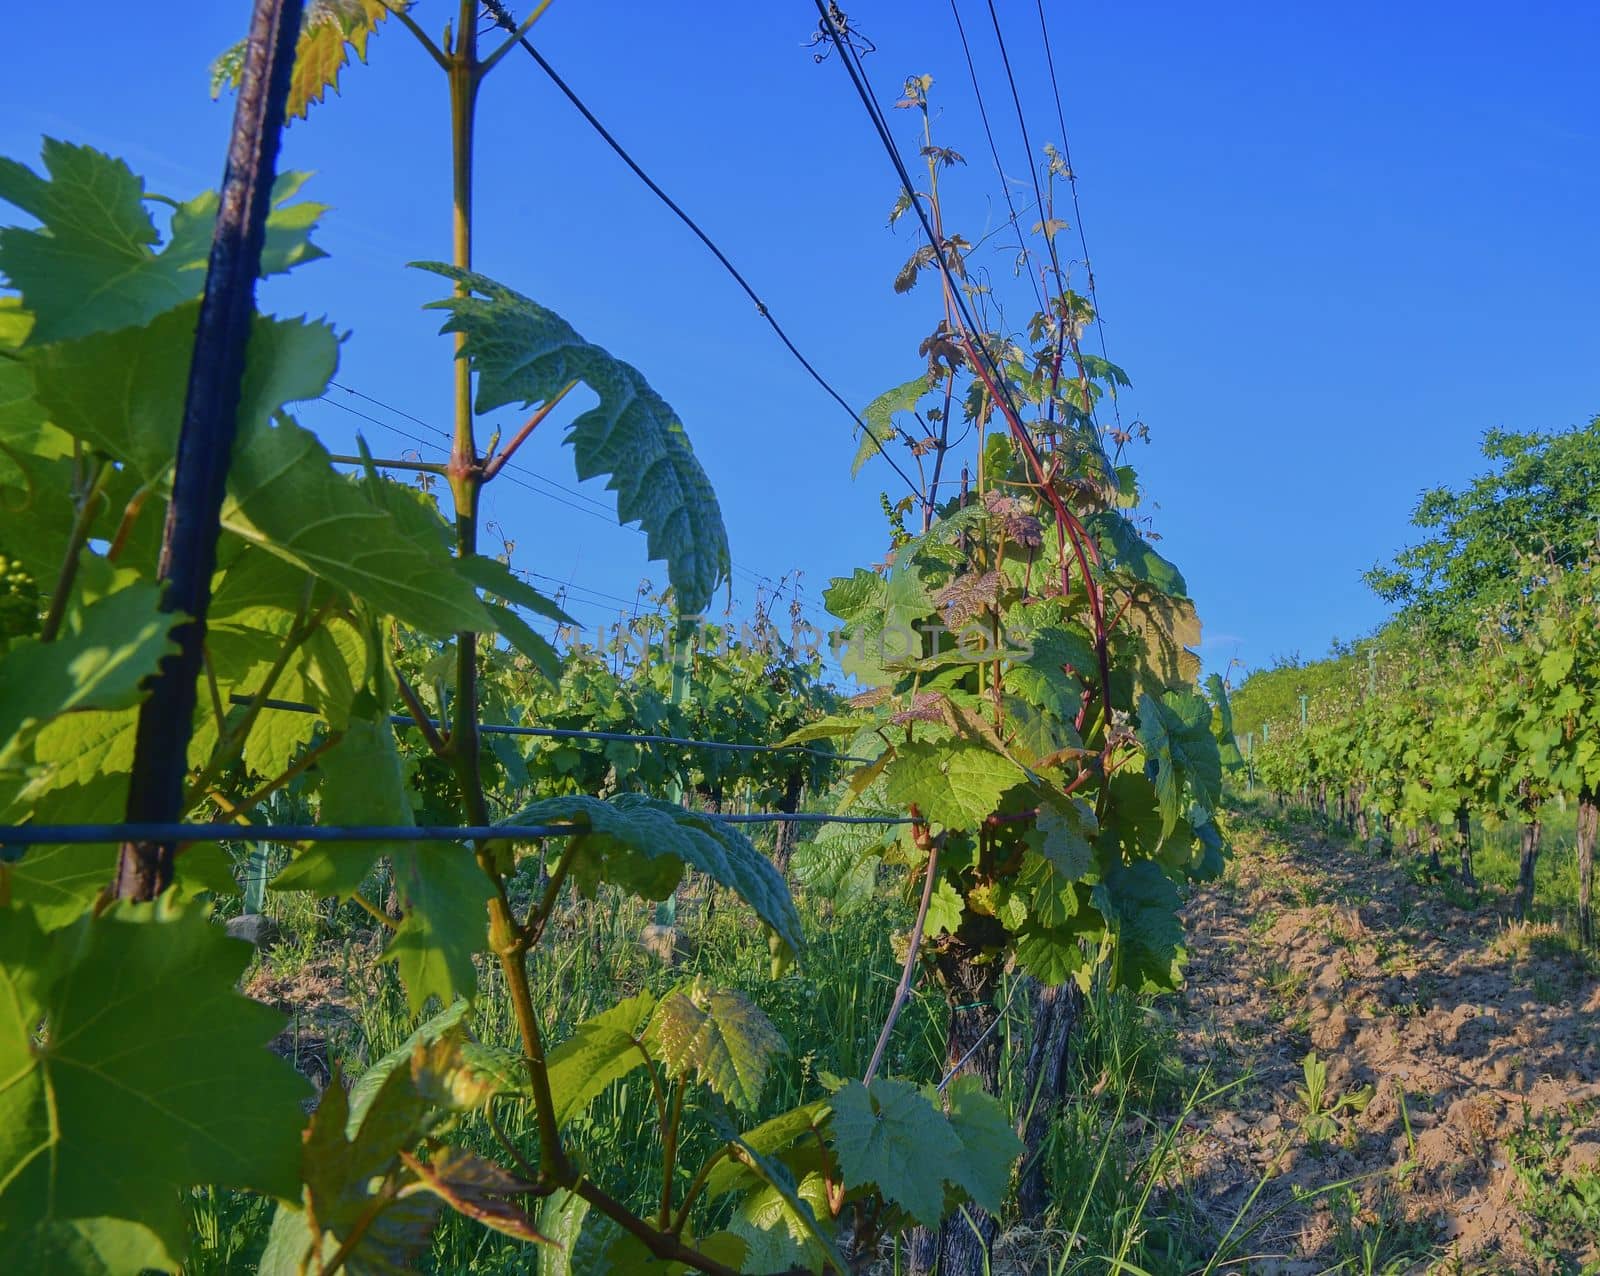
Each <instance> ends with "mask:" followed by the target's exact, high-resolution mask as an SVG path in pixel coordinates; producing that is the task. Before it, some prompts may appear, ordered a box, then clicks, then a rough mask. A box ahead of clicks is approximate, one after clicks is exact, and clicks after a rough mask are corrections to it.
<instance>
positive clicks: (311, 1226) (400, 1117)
mask: <svg viewBox="0 0 1600 1276" xmlns="http://www.w3.org/2000/svg"><path fill="white" fill-rule="evenodd" d="M428 1119H429V1113H428V1109H427V1105H426V1104H425V1103H424V1102H423V1099H422V1096H421V1095H420V1094H419V1093H418V1092H417V1087H416V1084H415V1083H414V1081H413V1079H412V1075H411V1071H410V1069H408V1068H397V1069H395V1071H393V1072H391V1073H390V1074H389V1076H388V1079H387V1080H385V1081H384V1083H383V1085H382V1086H380V1087H379V1089H378V1093H377V1094H376V1095H375V1096H374V1097H373V1099H372V1102H371V1104H370V1105H369V1106H368V1108H367V1112H366V1114H365V1116H364V1117H363V1118H362V1119H361V1121H360V1122H359V1124H358V1127H357V1129H356V1132H355V1133H354V1134H350V1133H348V1131H349V1128H350V1125H351V1121H350V1109H349V1101H348V1098H347V1096H346V1094H345V1089H344V1080H343V1078H342V1077H340V1076H339V1075H338V1074H337V1072H336V1073H335V1074H334V1077H333V1080H332V1081H331V1082H330V1083H329V1085H328V1086H327V1088H326V1089H324V1090H323V1092H322V1099H321V1101H320V1102H319V1103H318V1104H317V1110H316V1112H315V1113H313V1114H312V1117H311V1125H310V1128H309V1129H308V1130H307V1131H306V1136H305V1149H304V1154H303V1156H302V1158H301V1168H302V1174H303V1176H304V1179H305V1187H304V1189H303V1198H302V1199H303V1201H304V1204H305V1209H304V1210H302V1211H294V1212H295V1213H298V1214H300V1217H301V1219H302V1220H303V1222H302V1224H301V1226H302V1228H303V1234H304V1241H303V1243H302V1247H301V1253H302V1254H303V1253H305V1252H307V1251H308V1250H310V1249H312V1247H313V1244H314V1243H319V1247H321V1248H323V1250H324V1252H326V1246H327V1245H328V1244H329V1242H330V1240H332V1241H336V1242H343V1243H349V1244H350V1246H351V1252H350V1258H349V1259H348V1260H347V1262H346V1266H348V1267H350V1268H351V1269H352V1270H353V1271H356V1272H367V1273H374V1274H375V1273H379V1272H385V1273H388V1272H405V1271H410V1270H412V1269H413V1267H414V1265H415V1262H416V1259H417V1258H418V1257H419V1256H420V1255H421V1253H422V1251H423V1250H424V1249H425V1248H426V1247H427V1244H428V1237H429V1236H430V1235H431V1234H432V1232H433V1228H434V1225H435V1223H436V1222H437V1221H438V1217H439V1214H440V1212H441V1211H442V1209H443V1200H442V1199H441V1198H440V1197H438V1196H437V1195H434V1194H432V1193H420V1192H412V1193H408V1194H406V1195H403V1196H401V1197H399V1199H397V1200H391V1201H389V1202H388V1203H387V1204H384V1203H382V1202H381V1200H380V1199H379V1197H378V1192H379V1191H380V1190H381V1186H382V1184H384V1183H385V1182H386V1181H397V1180H400V1179H403V1178H405V1177H407V1176H406V1175H405V1174H404V1171H403V1168H402V1162H401V1159H400V1153H401V1150H402V1149H408V1148H410V1147H411V1146H413V1145H415V1143H416V1142H417V1141H418V1139H420V1138H421V1137H422V1134H423V1132H424V1130H425V1129H426V1126H427V1124H428ZM282 1212H283V1210H282V1208H280V1214H281V1213H282ZM274 1230H276V1227H275V1228H274ZM296 1257H298V1255H296ZM262 1270H263V1272H266V1271H268V1268H267V1264H266V1263H265V1262H263V1263H262ZM289 1270H291V1271H292V1270H296V1269H295V1268H290V1269H289Z"/></svg>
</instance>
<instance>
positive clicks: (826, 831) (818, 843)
mask: <svg viewBox="0 0 1600 1276" xmlns="http://www.w3.org/2000/svg"><path fill="white" fill-rule="evenodd" d="M891 836H892V834H888V833H886V831H885V830H884V829H883V828H879V827H875V826H874V825H871V824H826V825H824V826H823V827H822V829H821V831H820V832H818V834H817V835H816V837H814V838H812V839H811V841H809V842H802V843H800V845H799V846H797V847H795V849H794V858H793V859H792V860H790V862H789V872H790V873H791V874H792V875H793V876H794V879H795V881H797V882H799V883H800V884H801V885H802V886H804V887H805V888H806V889H807V890H809V891H814V892H816V894H818V895H819V896H821V897H822V898H823V899H827V900H829V901H831V902H832V904H833V906H834V908H835V909H836V910H837V911H838V912H839V914H840V915H842V916H844V915H848V914H850V913H852V912H855V911H857V910H859V909H860V908H862V907H864V906H865V905H866V904H867V903H868V902H869V901H870V900H871V899H872V896H873V890H874V888H875V887H876V885H877V881H878V865H879V864H880V863H882V861H883V852H884V849H885V846H886V844H887V841H888V839H889V838H890V837H891Z"/></svg>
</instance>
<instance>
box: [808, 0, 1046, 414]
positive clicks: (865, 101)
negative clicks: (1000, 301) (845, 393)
mask: <svg viewBox="0 0 1600 1276" xmlns="http://www.w3.org/2000/svg"><path fill="white" fill-rule="evenodd" d="M814 2H815V4H816V6H817V13H818V14H819V15H820V16H821V18H822V29H823V30H824V31H826V32H827V33H828V37H829V39H831V40H832V41H833V44H834V47H835V48H836V49H838V50H839V53H840V61H841V62H842V63H843V64H844V69H845V72H846V73H847V74H848V75H849V76H850V83H851V84H852V86H854V88H855V91H856V95H857V96H858V97H859V98H860V99H861V104H862V105H863V106H864V107H865V108H866V111H867V115H868V117H869V118H870V119H871V120H872V126H873V128H874V129H875V130H876V131H877V134H878V140H879V141H880V142H882V143H883V149H884V151H885V152H886V153H887V154H888V156H889V162H890V163H891V164H893V165H894V169H895V173H896V174H897V175H898V176H899V178H900V185H901V188H902V189H903V190H904V191H905V193H906V198H907V199H908V200H910V202H911V209H912V211H913V212H914V213H916V215H917V220H918V221H919V222H921V223H922V230H923V233H924V234H925V235H926V236H927V237H928V242H929V243H930V244H932V245H934V246H935V253H934V256H935V258H936V260H937V261H938V264H939V270H940V272H941V273H942V274H943V276H944V279H945V283H946V284H947V285H948V286H949V288H950V292H951V295H952V296H953V297H954V299H955V303H956V309H957V310H958V311H959V312H960V314H961V318H962V320H963V322H964V323H965V324H966V327H967V331H968V332H969V333H971V334H972V346H973V349H974V352H975V353H976V354H977V355H978V356H979V357H980V358H981V359H982V360H983V361H984V362H985V363H986V364H987V365H988V367H989V371H990V374H991V375H992V377H993V380H994V386H995V389H996V390H998V391H999V392H1000V397H1001V398H1002V399H1004V400H1005V407H1006V409H1007V410H1008V411H1009V412H1010V413H1011V415H1012V416H1013V417H1014V418H1015V419H1016V420H1018V421H1021V420H1022V414H1021V413H1020V412H1019V411H1018V409H1017V404H1016V400H1015V399H1014V398H1013V397H1012V395H1011V385H1010V382H1009V381H1008V380H1007V378H1006V376H1005V373H1004V371H1003V369H1002V368H1001V367H1000V365H999V362H998V361H997V360H996V359H995V357H994V354H993V353H992V352H991V351H990V350H989V346H988V342H986V341H985V340H983V336H982V330H981V329H980V328H979V327H978V324H977V323H976V321H975V320H974V319H973V317H972V309H971V307H970V306H969V305H968V304H967V297H966V293H965V292H964V291H963V290H962V288H961V285H960V283H959V281H958V280H957V279H956V277H955V273H954V271H952V270H951V268H950V262H949V260H948V258H947V257H946V255H945V253H944V251H943V249H942V248H941V247H940V246H939V238H938V236H937V235H935V234H934V231H933V223H932V222H931V221H930V220H929V219H928V212H927V210H926V209H925V208H923V206H922V201H921V200H920V199H918V198H917V193H916V187H915V186H914V185H913V184H912V181H911V174H910V172H908V171H907V169H906V165H905V161H904V160H903V159H901V158H900V150H899V148H898V147H897V146H895V144H894V137H893V136H892V135H891V134H890V132H889V125H888V122H887V121H886V120H885V119H884V117H883V112H882V111H881V110H880V109H879V107H878V103H877V101H876V100H875V99H874V98H873V96H872V90H871V89H870V88H869V87H868V86H867V79H866V72H865V71H864V70H862V67H861V63H860V60H859V59H858V58H857V57H856V56H855V50H854V49H852V48H851V47H850V43H849V41H847V40H845V39H844V38H843V37H842V36H841V35H840V34H839V29H838V27H836V26H835V25H834V22H833V17H832V15H831V14H829V12H828V6H827V2H826V0H814Z"/></svg>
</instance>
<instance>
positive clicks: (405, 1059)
mask: <svg viewBox="0 0 1600 1276" xmlns="http://www.w3.org/2000/svg"><path fill="white" fill-rule="evenodd" d="M469 1009H471V1007H470V1006H468V1004H467V1003H466V1002H465V1001H454V1002H451V1003H450V1005H448V1006H446V1007H445V1008H444V1009H443V1010H441V1011H440V1012H439V1013H438V1014H436V1015H435V1016H434V1017H433V1018H432V1019H429V1020H428V1021H427V1022H426V1023H424V1024H422V1025H421V1026H420V1027H419V1028H418V1029H417V1030H416V1031H415V1032H413V1033H412V1034H411V1035H410V1036H409V1037H407V1038H406V1039H405V1040H404V1041H402V1042H401V1043H400V1044H399V1045H398V1046H396V1047H395V1048H394V1049H393V1050H391V1051H389V1053H388V1054H386V1055H384V1056H383V1057H382V1058H380V1059H379V1060H378V1061H377V1062H376V1063H374V1064H373V1065H372V1066H371V1067H369V1068H368V1069H367V1070H366V1071H365V1072H363V1073H362V1074H361V1075H360V1076H359V1077H357V1078H356V1083H355V1084H354V1085H353V1086H351V1087H350V1100H349V1103H350V1113H349V1118H348V1121H347V1124H346V1131H345V1132H346V1133H347V1134H349V1135H350V1136H351V1137H352V1138H353V1137H354V1136H355V1133H356V1131H357V1130H358V1129H359V1128H360V1126H361V1120H362V1118H363V1117H365V1116H366V1114H367V1109H368V1108H370V1107H371V1106H372V1101H373V1100H374V1099H375V1098H377V1097H378V1091H379V1089H380V1088H381V1087H382V1086H383V1083H384V1082H385V1081H387V1080H388V1079H389V1074H390V1073H391V1072H393V1071H394V1070H395V1069H396V1068H398V1067H400V1066H401V1065H402V1064H404V1065H406V1066H410V1063H411V1056H412V1054H413V1053H414V1052H415V1051H416V1048H417V1047H418V1046H419V1045H421V1046H425V1045H429V1044H431V1043H433V1042H435V1041H438V1040H439V1039H440V1038H441V1037H443V1036H444V1035H445V1034H446V1033H447V1032H449V1031H450V1030H451V1029H452V1028H455V1027H457V1026H458V1025H459V1024H460V1023H461V1021H462V1020H463V1019H464V1018H466V1014H467V1011H468V1010H469Z"/></svg>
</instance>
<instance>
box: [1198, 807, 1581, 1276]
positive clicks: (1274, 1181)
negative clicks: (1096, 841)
mask: <svg viewBox="0 0 1600 1276" xmlns="http://www.w3.org/2000/svg"><path fill="white" fill-rule="evenodd" d="M1235 831H1236V838H1235V843H1236V860H1235V862H1234V863H1233V865H1231V866H1230V870H1229V872H1228V874H1227V876H1226V877H1225V878H1224V879H1223V880H1222V881H1220V882H1218V883H1216V884H1214V885H1212V886H1208V887H1206V888H1203V889H1202V890H1201V891H1200V892H1198V893H1197V895H1196V897H1195V898H1194V900H1193V901H1192V902H1191V903H1190V904H1189V906H1188V908H1187V910H1186V925H1187V928H1188V931H1189V936H1190V952H1191V954H1192V960H1191V963H1190V966H1189V977H1188V985H1187V989H1186V991H1185V993H1184V994H1183V996H1182V998H1181V999H1180V1000H1178V1001H1177V1002H1175V1003H1174V1005H1173V1008H1172V1011H1171V1014H1172V1021H1173V1026H1174V1029H1175V1031H1176V1033H1177V1035H1178V1041H1179V1049H1180V1052H1181V1053H1182V1055H1183V1057H1184V1059H1185V1062H1186V1063H1188V1064H1189V1065H1190V1066H1191V1067H1192V1068H1195V1069H1204V1068H1207V1067H1209V1068H1210V1070H1211V1075H1212V1077H1213V1078H1214V1079H1215V1080H1217V1081H1219V1082H1228V1081H1233V1080H1237V1079H1239V1078H1244V1080H1243V1081H1242V1083H1241V1084H1240V1085H1239V1086H1238V1087H1237V1088H1236V1089H1234V1090H1232V1091H1230V1092H1229V1093H1228V1094H1227V1095H1226V1096H1224V1097H1223V1098H1221V1099H1220V1100H1219V1101H1217V1102H1215V1103H1212V1104H1209V1105H1207V1106H1206V1107H1205V1108H1204V1109H1203V1111H1202V1113H1201V1115H1200V1116H1199V1117H1198V1118H1197V1120H1196V1122H1195V1125H1196V1126H1197V1127H1198V1128H1196V1129H1194V1130H1193V1132H1192V1135H1191V1137H1190V1138H1189V1139H1187V1140H1186V1147H1185V1151H1184V1156H1183V1165H1182V1170H1181V1174H1179V1175H1177V1176H1175V1178H1174V1184H1175V1190H1183V1191H1186V1192H1188V1193H1190V1194H1191V1196H1194V1197H1197V1198H1199V1203H1201V1204H1202V1206H1203V1208H1204V1210H1205V1212H1206V1213H1207V1214H1209V1215H1210V1216H1211V1217H1212V1218H1213V1219H1216V1220H1220V1221H1221V1227H1222V1228H1223V1229H1226V1227H1227V1225H1228V1222H1229V1221H1230V1220H1232V1219H1233V1218H1234V1217H1235V1216H1237V1215H1238V1214H1239V1212H1240V1211H1241V1209H1243V1208H1244V1206H1245V1203H1246V1201H1247V1199H1248V1198H1249V1196H1250V1195H1251V1193H1252V1191H1254V1190H1255V1189H1256V1187H1257V1185H1258V1184H1259V1183H1260V1182H1261V1180H1262V1178H1263V1176H1264V1175H1267V1174H1269V1171H1270V1173H1271V1177H1270V1178H1268V1181H1267V1183H1266V1186H1265V1187H1263V1188H1262V1189H1261V1191H1260V1194H1259V1196H1258V1198H1257V1200H1256V1203H1255V1205H1254V1207H1253V1208H1252V1209H1251V1210H1250V1211H1249V1212H1248V1213H1247V1214H1246V1222H1245V1224H1244V1226H1246V1227H1248V1226H1250V1224H1251V1222H1255V1223H1256V1224H1258V1225H1257V1227H1256V1229H1255V1230H1254V1231H1252V1232H1250V1233H1249V1234H1248V1239H1247V1243H1246V1244H1245V1245H1244V1248H1243V1251H1242V1252H1243V1253H1245V1254H1249V1255H1253V1256H1254V1257H1252V1258H1250V1259H1249V1260H1248V1261H1246V1262H1243V1263H1240V1264H1236V1265H1235V1266H1234V1267H1233V1268H1231V1269H1230V1270H1248V1271H1251V1272H1261V1273H1268V1274H1271V1273H1279V1274H1281V1276H1299V1274H1301V1273H1306V1274H1309V1273H1315V1272H1328V1271H1351V1272H1367V1271H1371V1272H1413V1271H1417V1272H1443V1273H1454V1272H1461V1273H1467V1272H1472V1273H1479V1272H1483V1273H1493V1272H1515V1273H1521V1272H1529V1273H1546V1272H1549V1273H1562V1274H1564V1273H1574V1274H1578V1273H1583V1274H1584V1276H1587V1274H1588V1273H1591V1272H1600V980H1597V978H1596V976H1595V973H1594V966H1593V964H1592V963H1588V962H1585V961H1584V960H1583V959H1582V958H1580V957H1579V956H1578V955H1577V954H1576V953H1574V952H1573V951H1572V950H1571V948H1570V947H1569V946H1568V945H1566V944H1565V943H1564V942H1563V941H1562V940H1561V938H1560V937H1559V936H1557V935H1556V934H1555V933H1554V932H1552V931H1551V930H1549V929H1548V928H1544V929H1541V928H1538V927H1523V926H1516V925H1513V924H1510V923H1508V922H1507V921H1506V920H1505V919H1504V918H1502V917H1500V916H1499V915H1497V914H1495V913H1494V912H1493V911H1492V910H1491V909H1489V908H1488V907H1487V906H1485V907H1484V908H1481V909H1479V910H1475V911H1474V910H1467V909H1463V908H1458V907H1456V906H1454V905H1452V904H1451V903H1450V902H1448V900H1447V899H1446V898H1445V892H1444V891H1443V890H1442V889H1441V887H1440V886H1438V885H1434V884H1427V883H1424V884H1420V885H1419V884H1416V883H1413V882H1412V881H1411V880H1410V879H1409V878H1408V876H1407V875H1406V874H1405V873H1404V872H1403V871H1402V868H1401V866H1400V865H1399V864H1398V863H1397V862H1396V861H1395V860H1391V859H1385V858H1381V857H1378V856H1376V855H1369V854H1366V853H1363V852H1361V851H1359V850H1356V849H1354V848H1352V847H1350V846H1348V845H1347V844H1346V843H1344V842H1343V841H1335V840H1332V839H1330V838H1328V837H1326V836H1324V835H1323V834H1321V833H1320V832H1318V831H1317V830H1315V829H1314V828H1312V827H1309V826H1301V825H1296V826H1289V825H1285V824H1281V823H1276V822H1272V823H1269V824H1263V823H1259V822H1256V821H1254V820H1253V819H1249V820H1242V821H1239V822H1238V824H1237V825H1236V830H1235ZM1312 1050H1314V1051H1315V1052H1316V1053H1317V1055H1318V1056H1319V1058H1320V1059H1321V1060H1323V1061H1324V1062H1325V1063H1326V1066H1327V1094H1328V1096H1329V1102H1337V1101H1338V1100H1339V1099H1340V1097H1341V1096H1345V1095H1354V1096H1356V1097H1357V1098H1359V1097H1360V1092H1361V1090H1362V1088H1363V1087H1368V1086H1370V1087H1372V1093H1371V1098H1370V1101H1369V1102H1367V1103H1366V1106H1365V1108H1364V1109H1363V1110H1360V1111H1357V1110H1356V1108H1355V1105H1354V1104H1349V1105H1346V1106H1344V1107H1342V1108H1340V1109H1339V1110H1337V1111H1336V1112H1334V1113H1333V1114H1332V1115H1331V1118H1330V1119H1331V1121H1332V1126H1331V1130H1330V1129H1329V1127H1324V1130H1323V1136H1324V1137H1323V1138H1322V1139H1320V1140H1315V1141H1313V1140H1308V1138H1307V1135H1306V1129H1305V1122H1304V1118H1305V1115H1306V1105H1305V1103H1304V1102H1303V1100H1302V1098H1301V1097H1300V1096H1299V1094H1298V1093H1297V1090H1298V1088H1299V1087H1302V1086H1304V1084H1305V1077H1304V1073H1303V1061H1304V1058H1305V1056H1306V1054H1307V1052H1308V1051H1312ZM1408 1126H1409V1132H1408ZM1344 1180H1355V1182H1354V1183H1352V1184H1351V1186H1350V1187H1349V1188H1338V1189H1332V1185H1335V1184H1339V1183H1340V1182H1341V1181H1344ZM1179 1184H1181V1186H1178V1185H1179ZM1330 1189H1332V1190H1330ZM1308 1193H1309V1194H1310V1195H1309V1197H1308V1195H1307V1194H1308Z"/></svg>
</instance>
